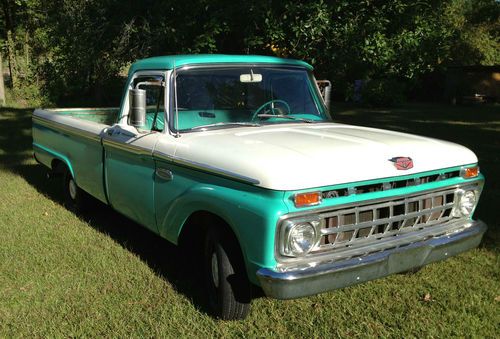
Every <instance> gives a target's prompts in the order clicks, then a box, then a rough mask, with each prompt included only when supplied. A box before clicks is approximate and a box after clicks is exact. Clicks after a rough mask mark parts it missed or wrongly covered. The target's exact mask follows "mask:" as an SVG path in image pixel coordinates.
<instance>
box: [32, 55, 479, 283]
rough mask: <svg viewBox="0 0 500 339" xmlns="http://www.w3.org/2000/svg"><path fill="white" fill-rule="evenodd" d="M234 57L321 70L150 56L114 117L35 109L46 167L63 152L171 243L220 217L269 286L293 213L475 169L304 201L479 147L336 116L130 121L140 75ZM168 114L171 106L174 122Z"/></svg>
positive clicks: (454, 158) (425, 170) (444, 165)
mask: <svg viewBox="0 0 500 339" xmlns="http://www.w3.org/2000/svg"><path fill="white" fill-rule="evenodd" d="M228 63H234V64H241V63H249V64H273V65H277V66H279V65H284V66H293V67H304V68H306V69H308V70H311V69H312V67H311V66H310V65H307V64H305V63H303V62H299V61H290V60H286V59H279V58H272V57H259V56H238V57H234V56H185V57H182V56H176V57H168V58H152V59H147V60H145V61H141V62H138V63H136V64H134V65H133V66H132V67H131V70H130V73H129V80H128V82H127V85H126V87H125V91H124V96H123V100H122V107H121V109H120V111H119V112H120V113H119V115H118V117H117V119H116V121H117V122H118V123H117V124H114V125H110V124H106V123H102V122H95V121H88V120H85V119H81V117H77V115H80V116H81V115H83V114H85V112H88V109H82V110H73V111H65V110H62V111H61V110H58V111H55V110H36V111H35V112H34V114H33V147H34V152H35V155H36V158H37V159H38V160H39V161H40V162H41V163H42V164H44V165H46V166H48V167H52V166H54V163H55V161H58V162H59V161H60V162H62V163H64V164H65V165H66V166H67V167H68V169H69V170H70V172H71V173H72V175H73V177H74V179H75V182H76V183H77V185H78V186H79V187H80V188H82V189H83V190H85V191H86V192H88V193H89V194H91V195H93V196H95V197H96V198H98V199H99V200H101V201H103V202H105V203H108V204H109V205H111V206H112V207H113V208H114V209H116V210H117V211H119V212H120V213H123V214H124V215H126V216H128V217H130V218H131V219H133V220H135V221H136V222H138V223H140V224H141V225H143V226H145V227H147V228H148V229H150V230H152V231H153V232H156V233H158V234H160V235H161V236H162V237H164V238H166V239H167V240H169V241H171V242H173V243H177V242H178V240H179V237H180V235H181V233H182V230H183V226H184V225H185V222H186V220H188V218H189V217H190V216H191V215H193V214H194V213H196V212H199V211H209V212H210V213H213V214H215V215H217V216H218V217H220V218H221V219H222V220H224V221H225V222H226V223H227V224H228V225H229V227H230V228H231V229H232V230H233V232H234V234H235V236H236V238H237V239H238V241H239V244H240V247H241V249H242V252H243V256H244V259H245V263H246V269H247V273H248V276H249V278H250V280H251V281H252V282H253V283H255V284H260V281H259V280H258V279H257V276H256V272H257V271H258V270H261V269H269V270H273V269H275V268H276V267H277V265H278V261H277V257H276V253H275V247H276V232H277V227H278V225H279V222H280V220H282V219H283V218H285V217H286V216H291V215H296V214H301V215H307V214H308V213H311V214H314V213H316V211H317V210H318V209H328V208H331V207H338V206H342V205H343V204H349V203H352V202H360V201H365V200H366V201H369V200H372V199H382V198H390V197H392V196H400V195H405V194H412V193H415V192H419V191H425V190H429V189H435V188H440V187H445V186H450V185H451V186H453V185H458V184H461V183H463V182H464V181H466V180H468V179H463V178H460V177H458V178H451V179H447V180H442V181H438V182H432V183H426V184H422V185H418V186H410V187H404V188H398V189H392V190H384V191H381V192H373V193H366V194H362V195H356V194H353V195H350V196H346V197H339V198H335V199H325V200H324V201H323V202H322V203H321V205H320V206H314V207H313V206H311V207H305V208H297V207H296V206H295V205H294V203H293V196H294V195H295V194H297V193H302V192H307V191H328V190H332V189H337V188H348V187H353V186H356V185H363V184H370V183H380V182H386V181H391V180H394V178H401V177H404V178H406V179H412V178H415V177H419V176H422V175H430V174H440V173H441V172H443V171H445V170H446V171H448V170H460V169H461V168H462V167H466V166H474V165H475V164H476V163H477V158H476V156H475V155H474V154H473V153H472V152H471V151H470V150H468V149H466V148H464V147H462V146H459V145H456V144H452V143H449V142H444V141H438V140H435V139H429V138H424V137H419V136H412V135H409V134H403V133H397V132H390V131H382V130H377V129H372V128H364V127H355V126H347V125H341V124H335V123H331V122H322V123H316V124H297V123H283V124H280V125H276V126H260V127H241V128H233V129H223V130H206V131H199V132H193V133H184V134H182V135H181V137H178V135H176V134H175V133H173V132H172V131H171V130H169V129H168V128H165V130H164V131H162V132H146V133H140V132H139V131H137V130H135V129H134V128H132V127H131V126H128V125H127V116H128V95H127V93H128V89H130V88H131V86H132V85H131V84H132V81H133V79H134V78H135V77H136V76H138V75H141V74H143V75H144V74H152V75H161V76H164V77H165V79H170V78H171V76H172V68H173V67H174V65H175V66H176V67H190V66H199V65H201V64H209V65H212V66H214V65H217V64H228ZM311 86H313V84H311ZM170 98H171V92H170V87H169V86H167V90H166V91H165V101H164V102H165V107H166V108H167V110H171V109H172V105H171V102H170ZM171 113H172V112H169V111H167V112H165V115H164V122H165V126H169V123H168V119H169V116H171ZM395 156H411V157H412V159H413V161H414V167H413V168H411V169H409V170H407V171H404V172H401V171H398V170H397V169H396V168H395V167H394V165H393V163H392V162H391V161H389V160H390V159H391V158H393V157H395ZM475 180H482V178H481V177H480V178H479V179H475Z"/></svg>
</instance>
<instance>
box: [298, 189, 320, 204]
mask: <svg viewBox="0 0 500 339" xmlns="http://www.w3.org/2000/svg"><path fill="white" fill-rule="evenodd" d="M293 201H294V203H295V207H304V206H314V205H319V204H321V192H308V193H298V194H295V196H294V197H293Z"/></svg>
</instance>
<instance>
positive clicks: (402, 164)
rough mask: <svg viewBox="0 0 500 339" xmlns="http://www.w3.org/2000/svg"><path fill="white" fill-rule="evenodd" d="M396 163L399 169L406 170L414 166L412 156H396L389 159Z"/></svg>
mask: <svg viewBox="0 0 500 339" xmlns="http://www.w3.org/2000/svg"><path fill="white" fill-rule="evenodd" d="M389 161H391V162H393V163H394V166H395V167H396V169H397V170H400V171H406V170H409V169H410V168H413V160H412V159H411V158H410V157H394V158H391V159H389Z"/></svg>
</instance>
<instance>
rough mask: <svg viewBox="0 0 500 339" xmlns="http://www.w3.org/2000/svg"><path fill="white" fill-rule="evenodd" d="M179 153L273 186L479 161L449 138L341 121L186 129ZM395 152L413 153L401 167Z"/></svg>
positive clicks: (403, 172) (351, 179)
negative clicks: (408, 163) (409, 165)
mask: <svg viewBox="0 0 500 339" xmlns="http://www.w3.org/2000/svg"><path fill="white" fill-rule="evenodd" d="M178 142H179V143H178V144H177V147H176V148H175V158H177V159H183V160H186V161H188V162H192V163H197V164H203V165H204V166H206V167H207V168H214V169H218V170H220V171H222V172H226V173H233V174H236V175H238V176H242V177H246V178H252V179H254V181H255V182H258V184H257V185H258V186H261V187H264V188H268V189H273V190H300V189H308V188H315V187H321V186H329V185H337V184H343V183H350V182H356V181H363V180H372V179H380V178H387V177H395V176H402V175H409V174H414V173H419V172H425V171H431V170H436V169H441V168H448V167H454V166H461V165H466V164H471V163H476V162H477V158H476V156H475V155H474V153H472V152H471V151H470V150H468V149H467V148H465V147H463V146H460V145H457V144H453V143H450V142H446V141H441V140H436V139H431V138H426V137H421V136H415V135H411V134H405V133H399V132H393V131H385V130H379V129H374V128H367V127H359V126H351V125H343V124H336V123H321V124H307V125H306V124H285V125H279V126H277V125H271V126H261V127H241V128H230V129H223V130H212V131H205V132H199V133H189V134H184V135H183V136H182V137H181V138H179V139H178ZM394 157H410V158H411V159H412V160H413V168H411V169H408V170H398V169H396V166H395V164H394V162H391V161H389V159H392V158H394Z"/></svg>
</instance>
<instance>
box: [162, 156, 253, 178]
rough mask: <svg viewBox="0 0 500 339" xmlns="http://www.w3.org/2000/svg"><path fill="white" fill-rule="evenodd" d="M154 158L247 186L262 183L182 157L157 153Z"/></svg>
mask: <svg viewBox="0 0 500 339" xmlns="http://www.w3.org/2000/svg"><path fill="white" fill-rule="evenodd" d="M153 156H154V157H156V158H158V159H159V160H163V161H167V162H171V163H174V164H177V165H181V166H183V167H188V168H191V169H194V170H198V171H203V172H207V173H210V174H215V175H218V176H222V177H225V178H229V179H233V180H237V181H240V182H243V183H246V184H252V185H259V184H260V181H259V180H257V179H254V178H249V177H246V176H244V175H240V174H238V173H234V172H230V171H226V170H224V169H221V168H217V167H214V166H210V165H206V164H201V163H199V162H196V161H192V160H187V159H183V158H180V157H176V156H171V155H167V154H164V153H162V152H158V151H155V152H154V153H153Z"/></svg>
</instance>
